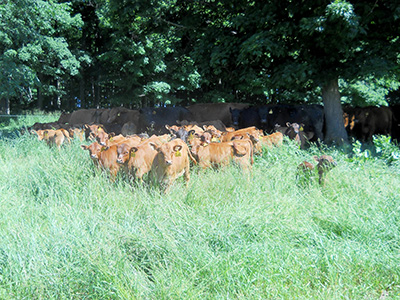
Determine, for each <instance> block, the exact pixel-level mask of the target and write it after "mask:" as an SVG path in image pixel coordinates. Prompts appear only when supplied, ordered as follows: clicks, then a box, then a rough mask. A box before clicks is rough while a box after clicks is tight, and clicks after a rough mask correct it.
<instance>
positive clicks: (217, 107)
mask: <svg viewBox="0 0 400 300" xmlns="http://www.w3.org/2000/svg"><path fill="white" fill-rule="evenodd" d="M248 106H249V105H248V104H246V103H198V104H193V105H190V106H188V107H187V109H189V110H190V112H191V113H192V114H193V118H194V119H193V120H194V121H196V122H199V123H200V122H206V121H212V120H221V121H222V123H224V125H225V126H227V127H230V126H232V118H231V113H230V110H231V109H243V108H246V107H248Z"/></svg>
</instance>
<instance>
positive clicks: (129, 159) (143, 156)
mask: <svg viewBox="0 0 400 300" xmlns="http://www.w3.org/2000/svg"><path fill="white" fill-rule="evenodd" d="M150 143H153V144H155V145H161V144H162V142H161V141H160V139H159V137H157V136H155V135H153V136H151V137H150V138H148V139H147V140H145V141H143V142H141V143H140V144H138V145H136V146H131V145H128V144H126V143H123V144H121V145H119V146H118V149H117V152H118V158H117V162H118V163H119V164H121V165H123V166H124V169H125V170H126V171H127V172H128V174H130V175H132V176H134V177H135V178H136V179H138V180H140V181H142V179H143V176H144V175H145V174H147V173H148V172H149V171H150V170H151V166H152V164H153V160H154V157H155V156H156V155H157V153H158V152H157V151H156V150H154V148H153V147H152V146H150Z"/></svg>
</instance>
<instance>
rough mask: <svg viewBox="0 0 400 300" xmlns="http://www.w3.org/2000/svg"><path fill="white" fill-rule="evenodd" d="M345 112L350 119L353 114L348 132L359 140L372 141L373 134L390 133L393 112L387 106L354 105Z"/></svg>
mask: <svg viewBox="0 0 400 300" xmlns="http://www.w3.org/2000/svg"><path fill="white" fill-rule="evenodd" d="M347 112H348V113H349V117H350V119H352V116H354V118H353V120H354V126H353V128H350V134H351V135H352V136H354V137H356V138H357V139H359V140H360V141H361V142H372V136H373V135H374V134H384V135H391V132H392V122H393V113H392V110H391V109H390V108H389V107H375V106H367V107H355V108H354V109H353V110H348V111H347Z"/></svg>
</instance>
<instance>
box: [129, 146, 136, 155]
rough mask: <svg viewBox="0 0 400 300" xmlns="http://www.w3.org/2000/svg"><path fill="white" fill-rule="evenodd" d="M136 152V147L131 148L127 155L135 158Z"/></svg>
mask: <svg viewBox="0 0 400 300" xmlns="http://www.w3.org/2000/svg"><path fill="white" fill-rule="evenodd" d="M137 151H138V148H137V147H132V148H131V149H130V150H129V155H130V156H131V157H135V155H136V152H137Z"/></svg>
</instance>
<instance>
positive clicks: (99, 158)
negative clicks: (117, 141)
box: [81, 142, 120, 181]
mask: <svg viewBox="0 0 400 300" xmlns="http://www.w3.org/2000/svg"><path fill="white" fill-rule="evenodd" d="M81 148H82V149H83V150H88V151H89V153H90V158H91V159H92V161H93V162H94V164H95V165H96V166H98V167H100V168H102V169H105V170H108V171H109V173H110V175H111V179H112V181H114V180H115V178H116V176H117V173H118V171H119V169H120V165H119V164H118V163H117V149H118V146H117V145H112V146H109V147H108V146H102V145H100V144H99V143H97V142H93V143H92V144H91V145H89V146H86V145H81Z"/></svg>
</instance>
